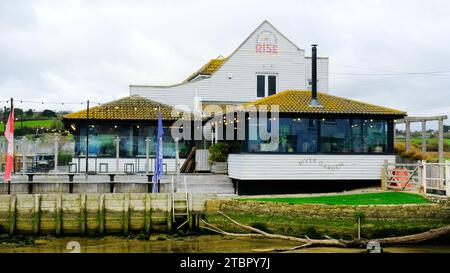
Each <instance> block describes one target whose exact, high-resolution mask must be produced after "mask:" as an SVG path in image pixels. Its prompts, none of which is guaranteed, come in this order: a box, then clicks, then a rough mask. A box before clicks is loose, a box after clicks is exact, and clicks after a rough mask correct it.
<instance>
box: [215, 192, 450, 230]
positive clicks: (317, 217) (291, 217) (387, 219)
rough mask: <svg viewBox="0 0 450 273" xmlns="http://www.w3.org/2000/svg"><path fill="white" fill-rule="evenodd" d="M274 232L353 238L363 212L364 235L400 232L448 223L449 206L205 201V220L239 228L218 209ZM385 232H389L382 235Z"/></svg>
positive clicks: (239, 219)
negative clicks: (219, 212)
mask: <svg viewBox="0 0 450 273" xmlns="http://www.w3.org/2000/svg"><path fill="white" fill-rule="evenodd" d="M218 211H221V212H224V213H225V214H227V215H229V216H231V217H232V218H236V220H238V221H240V222H242V223H244V224H248V225H253V226H256V227H258V226H259V227H262V228H263V229H267V230H268V231H271V232H273V233H280V234H287V235H294V236H303V235H308V236H317V237H320V236H323V235H334V236H338V237H342V236H347V237H348V236H349V237H354V236H355V235H356V232H357V224H356V223H357V220H356V219H357V217H356V214H358V213H359V214H361V213H362V214H363V219H362V227H361V229H362V234H363V235H365V236H364V237H366V238H371V237H382V236H389V235H401V234H408V233H415V232H419V231H423V230H429V229H431V228H434V227H439V226H443V225H446V224H450V206H447V205H441V204H436V203H430V204H411V205H363V206H352V205H321V204H287V203H276V202H256V201H238V200H208V201H207V203H206V217H207V220H208V221H209V222H211V223H213V224H217V225H218V226H220V227H222V228H224V229H225V230H231V231H235V232H236V231H239V232H242V230H239V229H238V228H236V227H235V226H233V225H230V223H228V222H227V221H226V220H225V219H224V218H223V217H222V216H220V215H219V214H218V213H217V212H218ZM385 233H388V234H385Z"/></svg>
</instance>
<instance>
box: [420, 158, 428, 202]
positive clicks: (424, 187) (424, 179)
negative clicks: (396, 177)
mask: <svg viewBox="0 0 450 273" xmlns="http://www.w3.org/2000/svg"><path fill="white" fill-rule="evenodd" d="M426 163H427V162H426V161H425V160H422V161H421V164H420V165H421V166H422V177H421V179H420V180H421V185H422V187H421V188H422V191H423V194H427V165H426Z"/></svg>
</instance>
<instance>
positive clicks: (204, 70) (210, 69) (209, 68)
mask: <svg viewBox="0 0 450 273" xmlns="http://www.w3.org/2000/svg"><path fill="white" fill-rule="evenodd" d="M226 60H227V58H224V57H223V56H219V57H217V58H216V59H211V60H209V62H207V63H206V64H205V65H204V66H202V67H201V68H200V69H199V70H197V71H196V72H194V73H192V74H191V75H190V76H189V77H188V78H187V79H186V80H184V82H188V81H191V80H193V79H195V78H196V77H197V76H200V75H205V76H210V75H212V74H213V73H214V72H216V70H217V69H219V67H220V66H221V65H222V64H223V63H224V62H225V61H226Z"/></svg>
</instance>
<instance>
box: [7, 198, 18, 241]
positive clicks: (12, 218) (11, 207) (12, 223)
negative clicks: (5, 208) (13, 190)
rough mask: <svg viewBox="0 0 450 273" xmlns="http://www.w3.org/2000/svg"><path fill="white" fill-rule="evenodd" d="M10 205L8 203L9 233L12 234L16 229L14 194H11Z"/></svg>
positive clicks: (15, 201)
mask: <svg viewBox="0 0 450 273" xmlns="http://www.w3.org/2000/svg"><path fill="white" fill-rule="evenodd" d="M10 197H11V200H10V203H9V204H10V205H9V234H10V235H14V233H15V231H16V204H17V197H16V195H11V196H10Z"/></svg>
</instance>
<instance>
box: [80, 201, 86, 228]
mask: <svg viewBox="0 0 450 273" xmlns="http://www.w3.org/2000/svg"><path fill="white" fill-rule="evenodd" d="M85 233H86V194H85V193H81V194H80V234H81V235H84V234H85Z"/></svg>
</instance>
